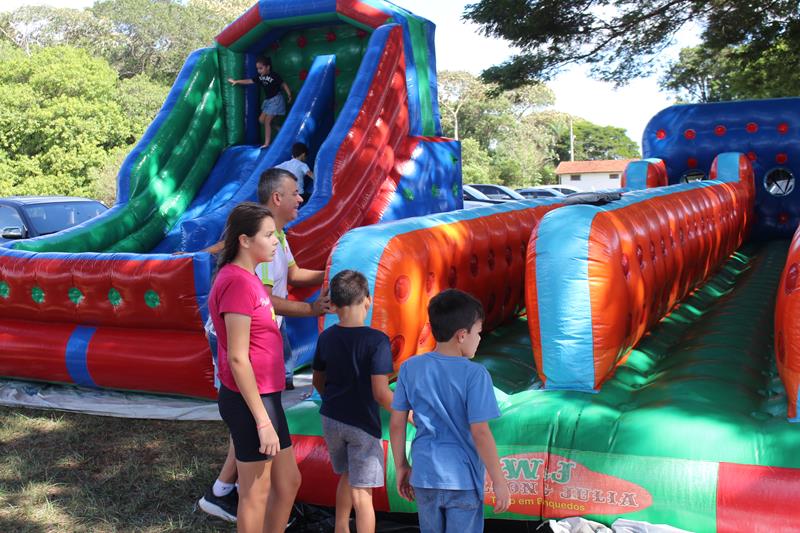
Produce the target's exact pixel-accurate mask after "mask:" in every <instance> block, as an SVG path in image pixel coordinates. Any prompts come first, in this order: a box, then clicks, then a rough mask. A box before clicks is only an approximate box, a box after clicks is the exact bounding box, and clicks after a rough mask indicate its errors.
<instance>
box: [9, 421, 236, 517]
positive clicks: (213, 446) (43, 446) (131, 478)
mask: <svg viewBox="0 0 800 533" xmlns="http://www.w3.org/2000/svg"><path fill="white" fill-rule="evenodd" d="M0 450H2V452H0V531H14V532H17V531H19V532H31V533H36V532H40V531H41V532H44V531H48V532H49V531H75V532H82V531H87V532H88V531H115V532H124V531H147V532H148V533H155V532H162V531H199V532H206V531H208V532H211V531H234V530H235V527H234V526H233V525H231V524H226V523H224V522H221V521H219V520H216V519H213V518H209V517H207V516H206V515H205V514H204V513H202V512H199V511H195V510H194V505H195V502H196V501H197V499H198V498H199V497H200V496H202V495H203V493H204V491H205V489H206V488H207V487H208V486H209V485H210V484H211V483H212V482H213V481H214V479H215V476H216V475H217V473H218V471H219V468H220V467H221V465H222V461H223V460H224V458H225V453H226V451H227V431H226V428H225V426H224V424H222V423H221V422H194V421H191V422H190V421H161V420H131V419H118V418H105V417H95V416H89V415H81V414H72V413H59V412H52V411H38V410H28V409H19V408H13V409H12V408H5V407H0Z"/></svg>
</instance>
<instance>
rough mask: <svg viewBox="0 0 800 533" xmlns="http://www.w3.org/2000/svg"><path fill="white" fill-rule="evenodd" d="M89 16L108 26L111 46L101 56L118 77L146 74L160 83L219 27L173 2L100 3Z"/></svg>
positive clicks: (206, 14)
mask: <svg viewBox="0 0 800 533" xmlns="http://www.w3.org/2000/svg"><path fill="white" fill-rule="evenodd" d="M90 11H91V12H92V13H93V14H94V15H95V17H97V18H98V19H100V20H106V21H109V22H110V24H111V28H112V34H113V35H114V37H115V46H114V47H113V48H112V49H110V50H108V51H107V52H106V53H104V54H103V56H104V57H106V59H107V60H108V61H109V63H111V64H112V65H114V66H115V67H116V68H117V70H118V71H119V73H120V76H121V77H123V78H126V77H131V76H135V75H137V74H147V75H149V76H150V77H151V78H153V79H155V80H159V81H162V82H166V83H171V82H172V81H173V80H174V79H175V77H176V75H177V74H178V72H179V71H180V68H181V66H182V65H183V63H184V61H185V60H186V56H187V55H188V54H189V53H190V52H191V51H192V50H194V49H196V48H200V47H203V46H208V45H209V44H211V41H212V38H213V36H214V35H216V33H217V31H218V30H219V29H220V26H221V25H220V21H219V20H217V19H216V18H215V17H214V16H213V14H212V13H211V12H210V11H208V10H206V9H202V8H194V7H192V6H191V5H184V4H183V3H181V2H178V1H176V0H103V1H100V2H97V3H96V4H94V6H92V7H91V8H90Z"/></svg>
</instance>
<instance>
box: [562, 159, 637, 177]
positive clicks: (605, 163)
mask: <svg viewBox="0 0 800 533" xmlns="http://www.w3.org/2000/svg"><path fill="white" fill-rule="evenodd" d="M631 161H634V159H604V160H598V161H562V162H560V163H559V164H558V167H556V174H558V175H561V174H589V173H592V172H619V173H622V171H623V170H625V167H626V166H628V163H630V162H631Z"/></svg>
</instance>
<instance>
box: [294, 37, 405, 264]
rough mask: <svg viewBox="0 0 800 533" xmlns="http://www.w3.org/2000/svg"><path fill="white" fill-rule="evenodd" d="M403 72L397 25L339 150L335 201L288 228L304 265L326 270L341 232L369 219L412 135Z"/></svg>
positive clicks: (401, 48) (400, 41)
mask: <svg viewBox="0 0 800 533" xmlns="http://www.w3.org/2000/svg"><path fill="white" fill-rule="evenodd" d="M405 72H406V68H405V56H404V54H403V32H402V29H401V28H400V27H396V28H394V29H392V31H391V34H390V36H389V39H388V41H387V44H386V49H385V52H384V54H383V57H382V58H381V60H380V63H379V65H378V68H377V69H376V72H375V78H374V79H373V82H372V86H371V88H370V91H369V94H368V96H367V97H366V99H365V100H364V104H363V105H362V107H361V111H360V112H359V115H358V117H357V118H356V120H355V123H354V124H353V126H352V128H351V129H350V132H349V133H348V135H347V137H346V139H345V141H344V142H342V145H341V147H340V148H339V152H338V153H337V155H336V160H335V161H334V164H333V177H332V194H331V197H332V198H336V202H335V203H333V202H329V203H328V204H327V205H326V206H325V207H324V208H322V209H320V210H319V211H317V212H316V213H314V214H313V215H312V216H310V217H309V218H307V219H305V220H303V221H301V222H299V223H298V224H296V225H295V226H293V227H292V228H291V229H290V230H289V233H288V238H289V242H290V244H291V247H292V252H293V253H294V257H295V259H296V260H297V262H298V264H301V265H303V267H304V268H311V269H317V270H321V269H323V268H324V267H325V262H326V261H327V259H328V256H329V255H330V252H331V249H332V248H333V245H334V244H335V243H336V241H337V240H339V237H341V236H342V235H344V234H345V233H346V232H347V231H348V230H350V229H352V228H356V227H359V226H363V225H365V224H366V223H367V222H368V221H367V219H366V218H367V214H368V212H369V209H370V206H371V205H372V204H373V202H374V201H375V199H376V197H377V196H378V193H379V191H380V188H381V185H383V183H384V180H385V179H386V177H387V176H388V175H389V174H390V173H391V171H392V168H393V167H394V165H395V154H396V153H397V151H398V149H399V148H400V146H401V143H403V141H405V140H406V138H407V137H408V131H409V129H408V128H409V122H408V107H407V105H406V101H407V90H406V74H405Z"/></svg>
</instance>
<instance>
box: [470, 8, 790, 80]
mask: <svg viewBox="0 0 800 533" xmlns="http://www.w3.org/2000/svg"><path fill="white" fill-rule="evenodd" d="M464 18H465V19H466V20H469V21H472V22H475V23H477V24H479V25H480V27H481V28H482V31H483V32H484V33H485V34H486V35H488V36H490V37H499V38H503V39H507V40H509V41H510V42H511V43H512V44H513V45H514V46H516V47H517V48H519V50H520V52H519V53H518V54H517V55H515V56H513V57H512V58H511V59H509V60H508V61H506V62H505V63H503V64H501V65H496V66H494V67H491V68H489V69H487V70H486V71H485V72H484V78H485V79H487V80H489V81H493V82H496V83H499V84H500V85H501V86H503V87H505V88H510V87H516V86H519V85H521V84H525V83H528V82H531V81H540V80H546V79H549V78H550V77H552V76H553V75H554V74H556V73H558V71H559V70H560V69H562V68H563V67H565V66H567V65H570V64H588V65H590V66H591V67H592V73H593V75H595V76H596V77H598V78H599V79H602V80H605V81H612V82H615V83H617V84H623V83H625V82H627V81H628V80H630V79H632V78H635V77H638V76H642V75H648V74H651V73H653V72H654V71H655V70H656V69H657V67H658V66H659V60H660V58H659V54H660V53H661V52H662V51H663V50H664V49H665V48H666V47H667V46H669V45H671V44H672V41H673V38H674V37H675V35H676V33H677V32H678V31H679V30H681V29H682V28H684V27H685V26H687V25H689V24H693V25H694V26H696V27H698V28H699V30H700V37H701V40H702V44H703V46H704V47H705V48H707V49H708V50H709V51H711V52H719V51H722V50H725V49H726V48H729V47H738V48H737V53H739V54H741V59H742V60H747V61H756V60H757V59H758V58H760V57H761V55H762V54H763V53H764V52H765V51H767V50H770V49H772V48H773V47H774V46H775V45H776V44H777V43H783V45H785V46H786V47H788V50H793V51H795V54H796V52H797V50H800V8H799V7H798V2H797V1H796V0H774V1H768V2H753V1H752V0H718V1H715V2H708V1H706V0H628V1H625V2H614V3H609V2H608V1H607V0H479V1H478V2H476V3H473V4H469V5H467V6H466V8H465V12H464ZM745 45H746V46H745Z"/></svg>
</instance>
